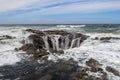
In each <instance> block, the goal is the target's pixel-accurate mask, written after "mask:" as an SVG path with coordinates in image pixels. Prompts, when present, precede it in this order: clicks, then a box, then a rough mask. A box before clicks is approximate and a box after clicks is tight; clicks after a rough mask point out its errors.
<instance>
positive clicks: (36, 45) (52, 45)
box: [16, 29, 88, 58]
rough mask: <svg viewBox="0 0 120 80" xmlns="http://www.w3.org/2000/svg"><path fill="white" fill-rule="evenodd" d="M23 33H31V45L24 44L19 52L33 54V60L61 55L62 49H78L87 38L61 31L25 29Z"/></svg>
mask: <svg viewBox="0 0 120 80" xmlns="http://www.w3.org/2000/svg"><path fill="white" fill-rule="evenodd" d="M25 31H28V32H31V33H33V34H31V35H30V36H29V37H28V38H29V40H31V41H32V43H27V44H24V45H23V46H22V47H21V48H19V50H23V51H25V52H26V53H27V54H33V55H34V56H35V58H40V57H43V56H45V55H48V54H49V52H51V53H56V54H63V53H64V51H63V50H64V49H68V48H70V47H71V48H74V47H78V46H80V44H81V43H82V42H83V41H84V40H86V39H87V38H88V36H86V35H83V34H80V33H69V32H66V31H63V30H48V31H39V30H32V29H27V30H25ZM58 35H59V36H58ZM16 50H17V49H16Z"/></svg>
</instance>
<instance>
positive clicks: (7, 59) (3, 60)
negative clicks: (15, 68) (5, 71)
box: [0, 27, 30, 66]
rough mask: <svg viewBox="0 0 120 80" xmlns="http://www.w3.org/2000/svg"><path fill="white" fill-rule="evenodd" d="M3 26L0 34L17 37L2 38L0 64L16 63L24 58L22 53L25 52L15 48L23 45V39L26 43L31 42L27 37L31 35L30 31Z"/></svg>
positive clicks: (0, 41) (0, 42)
mask: <svg viewBox="0 0 120 80" xmlns="http://www.w3.org/2000/svg"><path fill="white" fill-rule="evenodd" d="M1 28H2V27H1ZM1 28H0V36H3V35H8V36H11V37H15V38H14V39H3V40H0V66H3V65H12V64H15V63H16V62H19V61H21V60H22V59H23V56H22V55H21V54H20V53H24V52H22V51H20V52H16V51H15V48H19V47H21V46H22V45H23V44H22V43H21V41H23V40H25V43H29V42H30V41H29V40H28V39H27V37H28V36H29V35H30V33H27V32H25V31H22V30H23V28H21V29H19V28H17V29H16V28H14V29H8V28H2V29H1Z"/></svg>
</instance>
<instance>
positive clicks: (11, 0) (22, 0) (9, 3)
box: [0, 0, 38, 12]
mask: <svg viewBox="0 0 120 80" xmlns="http://www.w3.org/2000/svg"><path fill="white" fill-rule="evenodd" d="M37 1H38V0H0V12H9V11H13V10H19V9H21V8H25V7H27V6H30V5H32V4H34V3H36V2H37Z"/></svg>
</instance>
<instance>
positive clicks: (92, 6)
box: [39, 0, 120, 15]
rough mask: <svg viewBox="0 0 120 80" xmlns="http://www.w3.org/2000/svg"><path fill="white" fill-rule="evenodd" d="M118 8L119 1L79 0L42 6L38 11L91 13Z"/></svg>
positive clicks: (119, 6)
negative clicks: (60, 4) (65, 3)
mask: <svg viewBox="0 0 120 80" xmlns="http://www.w3.org/2000/svg"><path fill="white" fill-rule="evenodd" d="M112 10H120V1H117V0H116V1H115V0H114V1H103V2H102V1H95V2H93V1H92V2H81V3H73V4H69V5H62V6H56V7H52V8H44V9H42V10H40V11H39V12H40V13H41V14H43V15H50V14H65V13H91V12H101V11H112Z"/></svg>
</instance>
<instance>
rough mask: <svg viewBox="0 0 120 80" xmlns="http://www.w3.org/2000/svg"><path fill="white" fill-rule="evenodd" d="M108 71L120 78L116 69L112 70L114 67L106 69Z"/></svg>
mask: <svg viewBox="0 0 120 80" xmlns="http://www.w3.org/2000/svg"><path fill="white" fill-rule="evenodd" d="M106 70H107V71H108V72H111V73H113V74H114V75H115V76H119V77H120V73H119V72H118V71H117V70H116V69H114V68H112V67H110V66H107V67H106Z"/></svg>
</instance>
